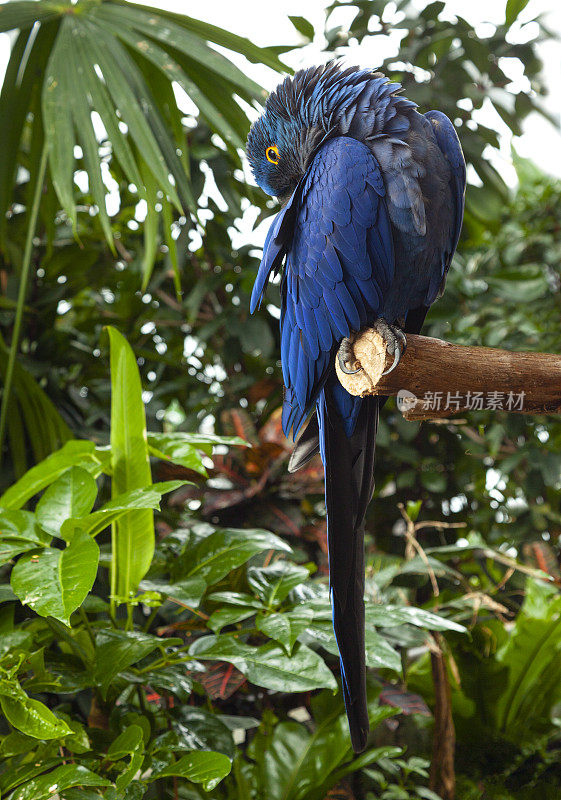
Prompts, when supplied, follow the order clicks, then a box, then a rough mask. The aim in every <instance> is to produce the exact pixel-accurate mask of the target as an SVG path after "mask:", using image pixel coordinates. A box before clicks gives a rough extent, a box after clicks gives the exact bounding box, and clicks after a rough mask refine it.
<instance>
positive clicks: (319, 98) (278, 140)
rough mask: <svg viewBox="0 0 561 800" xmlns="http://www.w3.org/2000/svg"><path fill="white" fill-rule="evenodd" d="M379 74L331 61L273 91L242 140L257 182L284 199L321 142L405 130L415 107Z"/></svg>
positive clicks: (287, 80)
mask: <svg viewBox="0 0 561 800" xmlns="http://www.w3.org/2000/svg"><path fill="white" fill-rule="evenodd" d="M400 89H401V87H400V85H399V84H397V83H389V82H388V79H387V78H386V77H385V76H384V75H381V74H380V73H379V72H373V71H372V70H369V69H359V67H347V68H343V67H342V66H341V65H340V64H339V63H338V62H335V61H331V62H329V63H328V64H323V65H321V66H319V67H309V68H308V69H302V70H299V71H298V72H296V73H295V75H293V76H292V77H288V78H285V79H284V81H283V82H282V83H281V84H280V85H279V86H278V87H277V88H276V89H275V91H274V92H272V93H271V94H270V95H269V97H268V99H267V102H266V103H265V109H264V112H263V114H262V115H261V116H260V117H259V119H257V120H256V122H254V123H253V125H252V126H251V130H250V132H249V136H248V138H247V148H246V152H247V157H248V160H249V163H250V165H251V169H252V171H253V175H254V177H255V180H256V181H257V184H258V185H259V186H260V187H261V188H262V189H263V190H264V191H265V192H267V194H270V195H274V196H276V197H278V198H279V199H280V200H281V202H282V201H285V200H286V199H288V197H289V196H290V195H291V194H292V192H293V191H294V189H295V188H296V185H297V183H298V181H299V180H300V179H301V178H302V177H303V175H304V174H305V172H306V170H307V169H308V167H309V166H310V164H311V161H312V159H313V158H314V156H315V154H316V153H317V151H318V149H319V147H320V145H321V144H323V142H324V141H326V140H327V139H329V138H331V137H334V136H351V137H352V138H355V139H359V140H360V141H366V142H367V140H368V139H369V138H372V137H375V136H377V135H379V134H380V133H382V131H383V129H384V127H385V125H386V124H388V123H389V124H391V133H392V135H393V136H396V135H399V133H400V132H402V131H404V130H407V128H408V127H409V122H408V120H407V117H406V115H404V113H403V112H404V111H405V112H406V111H408V110H409V109H410V108H414V107H415V104H414V103H411V102H410V101H408V100H406V99H405V98H400V97H398V96H397V92H398V91H399V90H400Z"/></svg>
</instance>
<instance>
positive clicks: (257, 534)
mask: <svg viewBox="0 0 561 800" xmlns="http://www.w3.org/2000/svg"><path fill="white" fill-rule="evenodd" d="M264 550H284V551H285V552H289V553H290V552H292V550H291V548H290V547H289V545H287V544H286V542H284V541H283V540H282V539H280V538H279V537H278V536H275V535H274V534H273V533H269V531H264V530H260V529H255V530H251V529H248V530H245V529H244V530H235V529H233V528H225V529H219V530H216V531H214V532H213V533H211V534H210V535H209V536H206V537H205V538H204V539H203V540H202V541H200V542H199V543H198V544H196V545H194V546H193V547H190V548H188V549H187V550H186V552H185V554H184V557H185V560H186V562H188V563H192V564H194V566H193V567H192V569H191V570H190V571H189V576H190V577H192V576H195V575H197V576H199V577H201V578H203V579H204V580H205V581H206V583H207V584H208V585H211V584H213V583H217V581H219V580H220V579H221V578H223V577H224V576H225V575H227V574H228V573H229V572H231V571H232V570H233V569H236V568H237V567H240V566H241V565H242V564H245V563H246V561H248V560H249V559H250V558H251V557H252V556H254V555H257V553H262V552H263V551H264Z"/></svg>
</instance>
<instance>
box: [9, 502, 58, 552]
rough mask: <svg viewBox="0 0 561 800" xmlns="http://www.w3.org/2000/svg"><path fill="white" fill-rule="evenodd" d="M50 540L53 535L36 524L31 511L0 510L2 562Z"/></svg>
mask: <svg viewBox="0 0 561 800" xmlns="http://www.w3.org/2000/svg"><path fill="white" fill-rule="evenodd" d="M50 542H51V537H50V536H49V535H48V534H47V533H44V531H42V530H41V528H40V527H39V526H38V525H37V524H36V522H35V515H34V514H31V512H29V511H1V510H0V563H3V562H5V561H9V560H10V559H11V558H14V557H15V556H17V555H19V554H20V553H25V552H27V551H28V550H35V549H37V548H38V547H46V546H48V545H49V544H50Z"/></svg>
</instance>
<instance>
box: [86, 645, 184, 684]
mask: <svg viewBox="0 0 561 800" xmlns="http://www.w3.org/2000/svg"><path fill="white" fill-rule="evenodd" d="M174 644H182V642H181V639H159V638H158V637H157V636H151V635H149V634H147V633H140V632H139V631H117V630H114V631H113V630H104V631H101V632H100V633H99V634H98V637H97V648H96V657H95V671H94V679H95V682H96V683H97V684H98V685H99V686H100V687H101V691H102V694H103V696H104V697H105V696H106V695H107V690H108V688H109V686H110V684H111V681H112V680H113V678H114V677H115V676H116V675H118V673H119V672H121V671H122V670H124V669H127V668H128V667H130V666H131V665H132V664H135V663H136V662H137V661H140V659H141V658H144V657H145V656H147V655H148V654H149V653H151V652H152V651H153V650H156V649H157V648H163V647H168V646H170V645H174Z"/></svg>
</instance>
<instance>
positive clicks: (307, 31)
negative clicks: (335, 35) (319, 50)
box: [288, 15, 314, 41]
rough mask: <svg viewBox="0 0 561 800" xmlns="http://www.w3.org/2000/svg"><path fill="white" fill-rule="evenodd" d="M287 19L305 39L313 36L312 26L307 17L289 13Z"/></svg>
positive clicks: (310, 38)
mask: <svg viewBox="0 0 561 800" xmlns="http://www.w3.org/2000/svg"><path fill="white" fill-rule="evenodd" d="M288 19H289V20H290V21H291V22H292V24H293V25H294V27H295V28H296V30H297V31H298V33H301V34H302V36H304V37H305V38H306V39H309V40H310V41H311V40H312V39H313V38H314V26H313V25H312V23H311V22H309V21H308V20H307V19H305V18H304V17H299V16H290V15H289V17H288Z"/></svg>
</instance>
